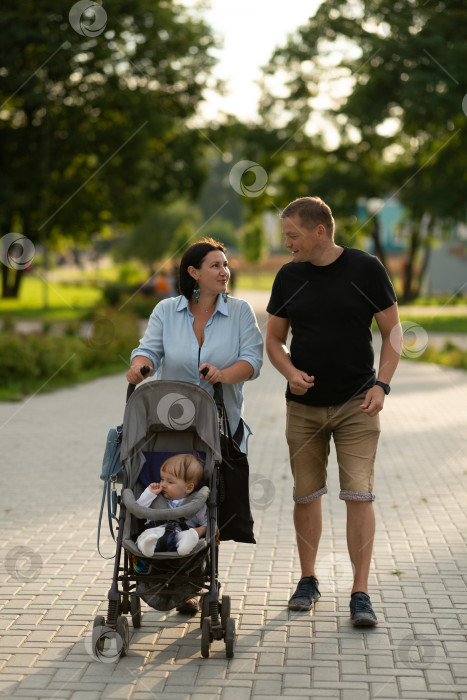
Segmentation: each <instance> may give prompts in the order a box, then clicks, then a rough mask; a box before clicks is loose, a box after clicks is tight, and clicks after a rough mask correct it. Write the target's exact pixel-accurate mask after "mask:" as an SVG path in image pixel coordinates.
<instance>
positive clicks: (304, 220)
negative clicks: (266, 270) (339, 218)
mask: <svg viewBox="0 0 467 700" xmlns="http://www.w3.org/2000/svg"><path fill="white" fill-rule="evenodd" d="M291 216H298V217H299V219H300V223H301V224H302V225H303V226H305V227H306V228H310V229H311V228H314V227H315V226H317V225H318V224H323V226H324V227H325V229H326V231H327V232H328V235H329V236H332V235H333V233H334V227H335V225H334V218H333V216H332V212H331V209H330V207H328V205H327V204H326V202H323V200H322V199H321V198H320V197H299V198H298V199H294V201H293V202H290V204H288V205H287V206H286V207H285V209H284V210H283V212H282V214H281V219H289V218H290V217H291Z"/></svg>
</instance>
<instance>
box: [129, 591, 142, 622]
mask: <svg viewBox="0 0 467 700" xmlns="http://www.w3.org/2000/svg"><path fill="white" fill-rule="evenodd" d="M130 613H131V619H132V621H133V627H135V628H138V627H141V600H140V597H139V595H136V593H132V594H131V596H130Z"/></svg>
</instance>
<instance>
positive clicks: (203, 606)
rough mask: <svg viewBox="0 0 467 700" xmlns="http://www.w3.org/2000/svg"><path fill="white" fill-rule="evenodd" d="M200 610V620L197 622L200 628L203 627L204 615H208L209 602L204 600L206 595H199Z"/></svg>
mask: <svg viewBox="0 0 467 700" xmlns="http://www.w3.org/2000/svg"><path fill="white" fill-rule="evenodd" d="M200 610H201V620H200V622H199V626H200V627H201V629H203V620H204V618H205V617H208V616H209V603H208V601H207V600H206V595H203V596H201V604H200Z"/></svg>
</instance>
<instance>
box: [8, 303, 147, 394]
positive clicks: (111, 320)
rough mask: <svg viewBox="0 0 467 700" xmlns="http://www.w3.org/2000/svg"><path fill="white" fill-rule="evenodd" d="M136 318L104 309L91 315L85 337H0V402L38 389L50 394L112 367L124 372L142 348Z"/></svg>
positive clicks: (9, 333)
mask: <svg viewBox="0 0 467 700" xmlns="http://www.w3.org/2000/svg"><path fill="white" fill-rule="evenodd" d="M138 338H139V329H138V322H137V318H136V316H135V315H134V314H132V313H130V312H127V311H125V312H117V311H115V310H114V309H101V310H99V311H96V312H94V313H93V314H92V316H91V319H90V335H89V337H88V338H86V339H83V338H79V337H76V336H69V335H65V336H64V337H61V338H60V339H58V338H57V337H56V336H53V335H47V334H45V333H31V334H28V335H20V334H18V333H14V332H11V331H10V332H7V333H0V385H1V386H2V390H1V392H0V398H1V399H7V400H9V399H12V398H15V399H19V398H21V397H22V396H24V395H26V394H29V393H32V392H34V391H50V390H52V389H55V388H57V387H59V386H67V385H69V384H72V383H74V382H77V381H81V380H82V379H83V377H85V376H86V375H87V374H88V373H89V372H90V371H93V373H94V376H98V375H99V374H100V373H102V374H105V373H106V372H108V370H109V369H111V370H112V371H120V370H121V371H122V373H123V372H124V371H125V369H126V364H125V363H126V361H127V360H128V358H129V355H130V352H131V350H132V349H133V348H134V347H135V345H136V344H137V341H138Z"/></svg>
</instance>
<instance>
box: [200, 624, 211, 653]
mask: <svg viewBox="0 0 467 700" xmlns="http://www.w3.org/2000/svg"><path fill="white" fill-rule="evenodd" d="M211 641H212V636H211V620H210V619H209V617H205V618H204V620H203V625H202V627H201V656H202V657H203V658H204V659H207V658H208V657H209V647H210V645H211Z"/></svg>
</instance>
